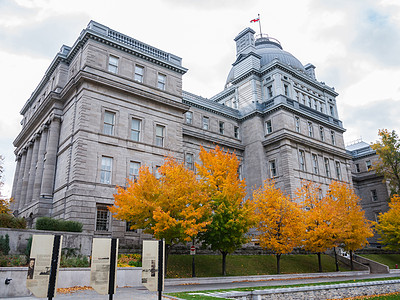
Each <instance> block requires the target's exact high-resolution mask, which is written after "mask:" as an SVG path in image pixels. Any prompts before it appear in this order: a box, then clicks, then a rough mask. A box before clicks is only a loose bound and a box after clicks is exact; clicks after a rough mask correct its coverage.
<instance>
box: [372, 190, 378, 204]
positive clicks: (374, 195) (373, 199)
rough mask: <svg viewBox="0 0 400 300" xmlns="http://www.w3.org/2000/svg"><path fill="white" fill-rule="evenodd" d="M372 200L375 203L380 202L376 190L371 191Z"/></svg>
mask: <svg viewBox="0 0 400 300" xmlns="http://www.w3.org/2000/svg"><path fill="white" fill-rule="evenodd" d="M371 198H372V201H374V202H376V201H378V194H377V193H376V190H371Z"/></svg>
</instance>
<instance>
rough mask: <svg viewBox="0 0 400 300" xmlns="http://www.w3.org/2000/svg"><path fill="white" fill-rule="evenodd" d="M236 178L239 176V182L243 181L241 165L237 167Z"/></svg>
mask: <svg viewBox="0 0 400 300" xmlns="http://www.w3.org/2000/svg"><path fill="white" fill-rule="evenodd" d="M238 176H239V180H243V166H242V165H239V168H238Z"/></svg>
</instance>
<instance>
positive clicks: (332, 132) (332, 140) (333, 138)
mask: <svg viewBox="0 0 400 300" xmlns="http://www.w3.org/2000/svg"><path fill="white" fill-rule="evenodd" d="M331 142H332V145H336V138H335V132H334V131H333V130H331Z"/></svg>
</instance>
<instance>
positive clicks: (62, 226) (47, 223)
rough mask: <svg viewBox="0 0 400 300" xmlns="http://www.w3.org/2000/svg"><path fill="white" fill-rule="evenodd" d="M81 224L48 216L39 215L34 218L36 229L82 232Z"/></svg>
mask: <svg viewBox="0 0 400 300" xmlns="http://www.w3.org/2000/svg"><path fill="white" fill-rule="evenodd" d="M82 226H83V225H82V223H80V222H76V221H65V220H60V219H53V218H50V217H41V218H38V219H37V220H36V229H38V230H53V231H68V232H82Z"/></svg>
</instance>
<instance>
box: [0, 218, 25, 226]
mask: <svg viewBox="0 0 400 300" xmlns="http://www.w3.org/2000/svg"><path fill="white" fill-rule="evenodd" d="M0 227H3V228H18V229H25V228H26V221H25V219H24V218H16V217H14V216H13V215H10V214H0Z"/></svg>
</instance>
